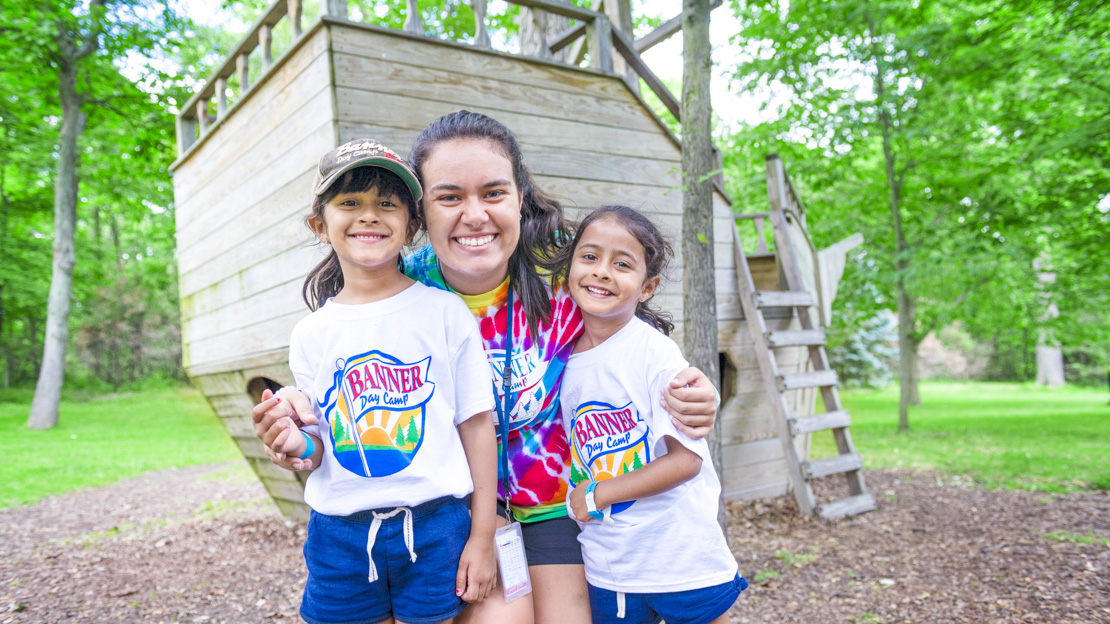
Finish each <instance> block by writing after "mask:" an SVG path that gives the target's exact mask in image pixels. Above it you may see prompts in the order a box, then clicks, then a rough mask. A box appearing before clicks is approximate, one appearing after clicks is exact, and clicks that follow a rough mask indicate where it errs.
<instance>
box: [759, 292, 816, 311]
mask: <svg viewBox="0 0 1110 624" xmlns="http://www.w3.org/2000/svg"><path fill="white" fill-rule="evenodd" d="M811 305H816V304H815V303H814V301H813V295H811V294H810V293H809V292H807V291H804V290H803V291H788V290H759V291H756V293H755V307H757V308H787V307H791V306H803V307H805V306H811Z"/></svg>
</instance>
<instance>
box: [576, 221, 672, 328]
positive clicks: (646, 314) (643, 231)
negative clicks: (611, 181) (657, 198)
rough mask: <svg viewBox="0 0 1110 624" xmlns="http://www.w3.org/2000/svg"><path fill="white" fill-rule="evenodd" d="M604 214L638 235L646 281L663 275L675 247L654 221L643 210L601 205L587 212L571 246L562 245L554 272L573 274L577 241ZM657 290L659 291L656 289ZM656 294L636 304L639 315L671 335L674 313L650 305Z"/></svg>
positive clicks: (632, 233)
mask: <svg viewBox="0 0 1110 624" xmlns="http://www.w3.org/2000/svg"><path fill="white" fill-rule="evenodd" d="M605 217H613V218H614V219H616V221H617V223H618V224H620V226H621V227H623V228H624V229H626V230H628V233H629V234H631V235H632V236H634V237H635V238H636V240H637V241H639V242H640V244H641V245H643V247H644V266H645V267H646V268H647V275H645V276H644V281H645V282H646V281H647V280H650V279H652V278H654V277H662V275H663V272H664V271H665V270H667V263H668V262H669V261H670V259H671V257H672V256H674V249H673V248H672V247H671V244H670V243H669V242H667V238H666V237H665V236H663V233H662V232H660V231H659V228H657V227H656V226H655V224H654V223H652V221H651V219H649V218H647V217H646V216H644V214H643V213H641V212H640V211H638V210H636V209H634V208H629V207H628V206H602V207H601V208H598V209H597V210H594V211H593V212H591V213H590V214H588V215H586V217H585V218H584V219H582V220H581V221H579V222H578V227H577V232H575V234H574V240H573V241H571V243H570V244H569V245H567V246H566V247H565V248H563V249H562V250H561V251H560V253H559V254H558V255H557V257H556V259H555V260H556V265H557V266H556V269H555V274H556V275H557V276H558V277H559V278H560V279H563V280H565V279H567V275H568V274H569V273H570V263H571V261H572V260H573V259H574V249H575V247H578V241H580V240H581V239H582V232H585V231H586V228H587V227H589V226H590V224H591V223H593V222H595V221H599V220H601V219H604V218H605ZM656 292H658V290H656ZM654 296H655V295H654V294H652V296H651V297H648V298H647V299H646V300H645V301H641V302H639V303H637V304H636V316H638V317H640V318H641V319H643V320H644V322H646V323H647V324H648V325H651V326H652V327H654V328H655V329H658V330H659V331H661V332H663V333H664V334H665V335H667V336H670V335H671V332H672V331H674V323H673V322H672V321H671V314H670V313H669V312H664V311H662V310H657V309H656V308H655V307H653V306H651V305H650V304H651V300H652V298H654Z"/></svg>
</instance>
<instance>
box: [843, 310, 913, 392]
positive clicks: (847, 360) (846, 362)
mask: <svg viewBox="0 0 1110 624" xmlns="http://www.w3.org/2000/svg"><path fill="white" fill-rule="evenodd" d="M897 344H898V327H897V321H896V320H895V318H894V315H892V314H889V313H879V314H875V315H873V316H870V317H867V318H865V319H863V320H860V321H856V322H855V323H854V326H853V325H848V324H844V323H841V322H837V323H836V324H835V326H834V327H833V328H830V331H829V332H828V345H827V348H828V354H829V362H830V364H831V365H832V367H833V369H834V370H835V371H836V373H837V376H838V377H839V379H840V380H841V382H843V383H844V384H845V385H847V386H849V387H852V386H866V387H872V388H874V387H882V386H885V385H887V384H889V383H890V381H891V372H890V371H891V366H892V365H893V364H894V362H895V361H896V360H897V359H898V347H897Z"/></svg>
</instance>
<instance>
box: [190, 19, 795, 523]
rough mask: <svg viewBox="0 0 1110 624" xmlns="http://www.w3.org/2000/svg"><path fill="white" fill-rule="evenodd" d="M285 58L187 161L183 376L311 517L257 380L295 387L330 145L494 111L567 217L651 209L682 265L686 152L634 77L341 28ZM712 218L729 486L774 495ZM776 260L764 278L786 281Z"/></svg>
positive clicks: (744, 345)
mask: <svg viewBox="0 0 1110 624" xmlns="http://www.w3.org/2000/svg"><path fill="white" fill-rule="evenodd" d="M280 63H281V65H280V67H278V68H276V69H275V70H274V71H273V72H272V73H271V74H270V75H269V76H268V77H267V79H266V80H264V81H262V82H261V83H259V84H257V85H256V86H255V90H256V91H255V92H254V93H252V94H251V95H250V96H249V97H248V98H247V99H245V100H243V101H241V102H240V103H239V104H238V105H237V106H236V108H235V109H234V110H233V111H232V112H231V114H230V115H229V116H228V117H227V118H225V119H224V120H223V121H221V123H220V124H219V125H218V126H217V127H216V128H214V129H213V130H212V131H211V133H210V135H209V136H208V137H207V138H206V139H205V140H204V141H203V142H202V143H200V144H199V145H198V146H197V147H196V148H195V149H194V150H193V151H192V152H190V153H189V154H187V155H186V156H185V157H184V158H183V159H182V161H181V162H179V163H178V164H177V165H176V168H175V177H174V187H175V195H176V198H177V220H178V254H179V271H180V289H181V301H182V312H183V315H182V316H183V341H184V348H185V364H186V369H187V371H188V372H189V374H190V376H191V377H192V378H193V380H194V382H195V383H196V384H197V385H198V386H199V387H200V389H201V390H202V391H203V392H204V393H205V395H206V397H207V398H208V400H209V401H210V403H211V404H212V405H213V408H214V409H215V410H216V412H217V413H218V414H219V415H220V417H221V419H222V420H223V422H224V424H225V426H226V427H227V429H228V432H229V433H230V434H231V435H232V436H233V437H234V438H235V439H236V440H237V441H238V443H239V446H240V448H241V449H242V451H243V453H244V455H245V456H246V457H247V458H248V460H249V461H250V462H251V464H252V466H254V469H255V471H256V473H257V474H258V475H259V478H260V479H261V480H262V481H263V483H264V484H265V485H266V487H267V489H268V490H269V491H270V493H271V495H272V496H273V497H274V499H275V501H276V502H277V503H278V505H279V506H280V507H281V508H282V510H283V512H285V513H286V514H288V515H293V516H299V517H303V516H304V515H305V513H306V508H305V507H304V505H303V502H302V500H303V499H302V497H301V489H302V483H301V482H300V481H299V479H298V478H297V477H295V476H293V475H291V474H290V473H287V472H285V471H282V470H278V469H275V468H274V467H272V466H271V465H270V463H269V461H268V460H267V459H266V458H265V456H264V454H263V453H262V452H261V448H260V447H259V445H258V442H257V439H256V438H255V437H254V433H253V429H252V427H251V423H250V416H249V414H250V407H251V405H252V402H253V400H252V399H251V397H250V396H249V395H248V393H247V385H248V383H249V382H250V381H251V380H252V379H255V378H258V377H265V378H267V379H271V380H274V381H276V382H277V383H279V384H288V383H292V379H291V378H290V375H289V372H288V368H287V365H286V353H285V350H286V348H287V346H288V336H289V332H290V331H291V329H292V326H293V325H294V324H295V323H296V322H297V321H298V320H299V319H300V318H302V317H303V316H304V315H305V314H306V313H307V310H306V308H305V306H304V304H303V302H302V301H301V299H300V285H301V282H302V280H303V278H304V275H305V274H306V273H307V272H308V270H309V269H310V268H311V267H312V266H313V265H314V264H315V263H316V262H317V261H318V260H319V258H320V257H322V256H321V254H320V251H319V250H318V249H316V248H314V247H312V246H310V245H309V244H308V243H309V242H310V237H309V235H308V231H307V229H306V228H305V227H304V225H303V222H302V220H303V217H304V215H305V214H306V213H307V212H308V209H309V195H310V190H309V189H310V185H311V180H312V177H313V175H314V169H315V163H316V161H317V159H318V158H319V156H320V154H322V153H324V152H325V151H327V150H328V149H331V148H332V147H334V146H335V145H337V144H339V143H342V142H345V141H348V140H351V139H354V138H359V137H370V138H374V139H378V140H380V141H382V142H384V143H385V144H387V145H389V146H391V147H393V148H394V149H396V150H397V151H399V152H401V153H402V154H404V155H407V153H408V151H409V148H410V146H411V143H412V141H413V140H414V139H415V137H416V136H417V134H418V133H419V131H420V130H422V129H423V128H424V127H425V126H426V125H427V124H428V123H429V122H430V121H432V120H433V119H435V118H437V117H439V116H441V115H443V114H446V113H449V112H452V111H455V110H459V109H460V108H468V109H470V110H474V111H478V112H483V113H486V114H489V115H490V116H492V117H494V118H496V119H498V120H500V121H501V122H503V123H505V124H506V125H507V126H509V127H510V128H511V129H512V130H513V131H514V132H516V133H517V135H518V137H519V139H520V141H521V144H522V148H523V150H524V152H525V159H526V162H527V163H528V164H529V166H530V167H532V169H533V172H534V174H535V175H536V177H537V182H538V183H539V184H540V186H541V187H542V188H544V189H545V190H547V191H548V192H549V193H551V194H553V195H555V196H557V197H558V198H559V199H561V200H562V201H563V202H564V203H565V205H567V206H568V208H569V209H570V213H571V215H572V217H576V216H578V215H579V214H580V213H581V212H582V211H584V210H586V209H588V208H590V207H593V206H597V205H603V204H608V203H624V204H629V205H632V206H634V207H637V208H640V209H641V210H643V211H644V212H646V213H649V214H650V215H652V217H653V218H654V219H655V220H656V221H657V223H659V224H660V225H661V226H662V228H663V229H664V230H665V231H666V232H667V233H668V234H670V235H671V236H672V238H673V240H674V242H675V243H676V245H675V251H676V256H677V258H681V245H680V244H678V243H679V241H680V237H679V233H680V230H681V213H682V195H681V192H680V191H678V190H677V187H678V186H679V185H680V184H681V179H680V173H679V170H680V167H681V155H680V151H679V147H678V146H677V145H676V143H675V142H674V141H673V140H672V138H671V137H669V136H668V135H667V134H666V132H665V131H664V130H663V129H662V128H661V126H660V124H659V123H658V121H657V120H656V119H654V117H653V116H652V115H651V113H650V112H648V111H647V109H646V108H645V107H644V105H643V104H642V103H641V102H640V101H639V100H638V99H637V98H636V96H634V95H633V94H632V93H631V92H630V91H629V90H628V88H627V87H626V86H625V85H624V83H623V82H621V81H620V80H619V79H617V78H613V77H607V76H602V75H599V74H595V73H592V72H587V71H581V70H574V69H569V68H563V67H558V66H555V65H553V64H549V63H542V62H537V61H532V60H528V59H523V58H518V57H510V56H507V55H503V54H497V53H490V52H484V51H479V50H474V49H472V48H462V47H460V46H457V45H453V44H449V43H443V42H437V41H434V40H422V39H416V38H412V37H406V36H403V35H401V34H399V33H389V32H382V31H381V30H380V29H374V28H364V27H360V26H359V25H356V24H350V25H336V24H330V23H329V24H324V25H320V26H317V27H315V28H313V29H312V30H310V31H309V32H308V33H306V36H305V40H303V41H302V42H301V43H300V44H298V47H297V49H295V50H294V51H292V52H291V53H290V54H289V55H287V56H286V57H285V58H284V59H283V60H282V61H281V62H280ZM333 81H334V83H333ZM715 211H716V218H715V221H714V235H715V240H716V244H715V249H714V253H715V260H716V287H717V306H718V316H719V318H720V320H721V322H720V341H721V347H722V350H726V351H727V352H728V353H729V358H730V360H731V361H732V362H733V365H734V366H735V367H736V384H735V387H736V388H738V389H739V390H738V393H737V395H736V396H735V397H732V398H731V399H729V400H728V401H727V402H726V404H725V405H724V406H723V408H722V418H725V427H726V436H727V444H728V446H727V450H726V475H725V487H726V490H727V492H728V493H729V494H730V495H732V496H743V497H750V496H763V495H769V494H775V493H779V490H781V489H782V483H784V479H785V474H786V472H785V469H784V467H783V466H782V452H781V448H778V447H777V444H778V441H777V440H775V439H774V438H773V435H774V434H773V431H774V428H773V427H772V426H771V425H770V423H769V422H766V417H765V416H764V414H765V408H764V407H762V406H763V405H764V404H765V403H766V401H765V399H762V398H761V397H762V392H760V391H759V387H760V380H759V377H758V374H759V373H758V366H757V365H756V363H755V360H754V356H753V355H752V354H751V353H750V349H751V339H750V336H749V335H748V333H747V329H746V327H745V326H744V324H743V321H742V315H741V312H740V306H739V300H738V299H737V295H736V292H737V283H736V273H735V271H734V270H733V267H732V249H731V244H732V243H731V236H732V235H731V231H730V228H732V227H733V217H732V210H731V208H730V206H729V205H728V202H727V201H726V200H725V198H724V197H722V196H720V195H716V196H715ZM770 260H771V263H770V265H769V266H763V267H762V269H761V270H762V273H760V272H759V271H757V273H759V274H761V275H763V276H764V277H763V279H766V280H767V281H768V282H774V281H777V269H776V268H775V267H774V263H773V259H770ZM763 264H764V265H766V263H763ZM753 268H755V267H754V266H753ZM681 275H682V266H681V262H680V261H677V260H676V262H674V263H673V265H672V267H671V271H670V277H671V278H672V279H670V280H669V281H667V282H666V283H665V285H664V287H663V289H662V291H661V293H660V295H659V296H658V302H659V303H660V304H661V306H662V307H663V308H664V309H667V310H669V311H670V312H672V314H674V317H675V320H676V324H677V325H678V327H679V329H678V332H677V335H676V338H677V339H678V340H679V341H681V322H682V287H681ZM768 286H769V287H770V286H773V284H770V283H769V284H768ZM783 322H785V323H787V324H789V323H790V319H784V320H783ZM745 349H746V350H745ZM794 365H795V366H796V365H797V362H796V361H795V362H794ZM776 448H777V449H778V450H777V452H776V451H775V449H776ZM780 482H781V483H780ZM775 488H779V489H778V490H776V489H775ZM772 490H773V491H772Z"/></svg>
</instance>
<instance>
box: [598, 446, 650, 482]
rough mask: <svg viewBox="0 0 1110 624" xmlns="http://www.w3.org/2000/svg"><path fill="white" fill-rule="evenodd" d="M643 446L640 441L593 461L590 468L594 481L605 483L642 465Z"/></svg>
mask: <svg viewBox="0 0 1110 624" xmlns="http://www.w3.org/2000/svg"><path fill="white" fill-rule="evenodd" d="M644 450H645V445H644V443H643V442H642V441H641V442H640V443H639V444H636V445H634V446H632V447H629V448H626V449H621V450H620V451H617V452H615V453H606V454H605V455H602V456H601V457H598V458H597V459H595V460H594V463H593V465H591V466H590V468H591V470H592V471H593V473H594V479H593V480H594V481H605V480H606V479H612V478H613V477H617V476H620V475H622V474H625V473H626V472H630V471H632V470H635V469H637V468H642V467H643V465H644V463H645V462H644V457H645V454H644V453H643V451H644Z"/></svg>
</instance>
